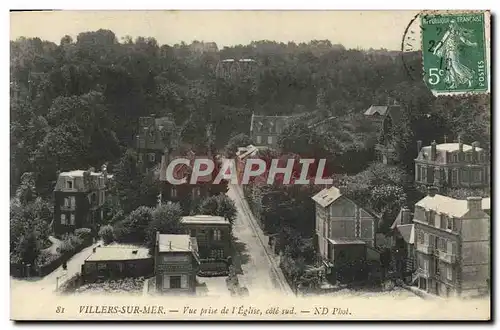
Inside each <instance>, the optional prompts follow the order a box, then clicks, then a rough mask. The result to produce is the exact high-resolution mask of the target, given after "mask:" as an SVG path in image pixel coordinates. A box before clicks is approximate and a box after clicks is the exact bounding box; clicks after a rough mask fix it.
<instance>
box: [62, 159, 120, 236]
mask: <svg viewBox="0 0 500 330" xmlns="http://www.w3.org/2000/svg"><path fill="white" fill-rule="evenodd" d="M111 178H112V176H110V175H109V174H108V173H107V169H106V166H105V165H103V166H102V168H101V172H94V171H93V170H92V169H91V170H88V171H83V170H75V171H70V172H62V173H60V174H59V175H58V178H57V182H56V186H55V188H54V221H53V230H54V233H55V234H56V235H62V234H64V233H72V232H74V231H75V229H78V228H90V229H92V230H93V231H94V232H95V231H96V230H97V228H98V225H99V224H100V223H101V222H102V220H103V205H104V203H105V201H106V199H107V193H108V182H109V180H110V179H111Z"/></svg>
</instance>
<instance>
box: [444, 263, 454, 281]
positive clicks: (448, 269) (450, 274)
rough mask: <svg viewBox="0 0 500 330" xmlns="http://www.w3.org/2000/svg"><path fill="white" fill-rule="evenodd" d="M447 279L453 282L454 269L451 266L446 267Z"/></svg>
mask: <svg viewBox="0 0 500 330" xmlns="http://www.w3.org/2000/svg"><path fill="white" fill-rule="evenodd" d="M446 279H447V280H448V281H453V268H452V267H451V266H448V267H446Z"/></svg>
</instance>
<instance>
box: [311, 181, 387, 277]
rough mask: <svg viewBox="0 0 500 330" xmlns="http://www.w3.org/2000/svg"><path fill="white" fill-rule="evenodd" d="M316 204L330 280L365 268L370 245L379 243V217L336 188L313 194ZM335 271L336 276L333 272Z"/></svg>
mask: <svg viewBox="0 0 500 330" xmlns="http://www.w3.org/2000/svg"><path fill="white" fill-rule="evenodd" d="M312 199H313V200H314V202H315V204H316V223H315V226H316V242H317V246H318V249H319V254H320V255H321V258H322V260H323V265H324V267H325V269H326V274H330V276H327V277H328V278H329V280H330V281H335V280H336V279H335V277H339V274H341V273H342V272H349V269H351V270H356V269H358V267H362V263H363V262H364V260H366V251H367V250H366V249H367V247H374V246H375V231H376V228H377V226H378V221H379V217H378V216H377V215H376V214H374V213H373V212H371V211H368V210H366V209H364V208H362V207H360V206H359V205H357V204H356V203H355V202H354V201H352V200H351V199H349V198H347V197H346V196H344V195H342V193H341V192H340V190H339V189H338V188H336V187H333V186H332V187H330V188H325V189H323V190H322V191H320V192H319V193H317V194H316V195H314V196H313V197H312ZM334 271H335V273H336V274H335V275H334V274H333V272H334Z"/></svg>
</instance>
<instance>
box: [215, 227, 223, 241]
mask: <svg viewBox="0 0 500 330" xmlns="http://www.w3.org/2000/svg"><path fill="white" fill-rule="evenodd" d="M221 234H222V233H221V231H220V229H214V241H220V240H221V236H222V235H221Z"/></svg>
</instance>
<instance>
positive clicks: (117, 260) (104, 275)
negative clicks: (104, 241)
mask: <svg viewBox="0 0 500 330" xmlns="http://www.w3.org/2000/svg"><path fill="white" fill-rule="evenodd" d="M152 274H153V258H152V257H151V256H150V255H149V251H148V249H146V248H142V247H132V246H119V245H116V246H114V245H113V246H104V247H95V248H94V249H93V251H92V254H91V255H90V256H89V257H88V258H87V259H85V263H84V264H83V266H82V275H83V277H84V278H85V282H93V281H95V280H97V279H104V280H109V279H119V278H126V277H141V276H142V277H149V276H151V275H152Z"/></svg>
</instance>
